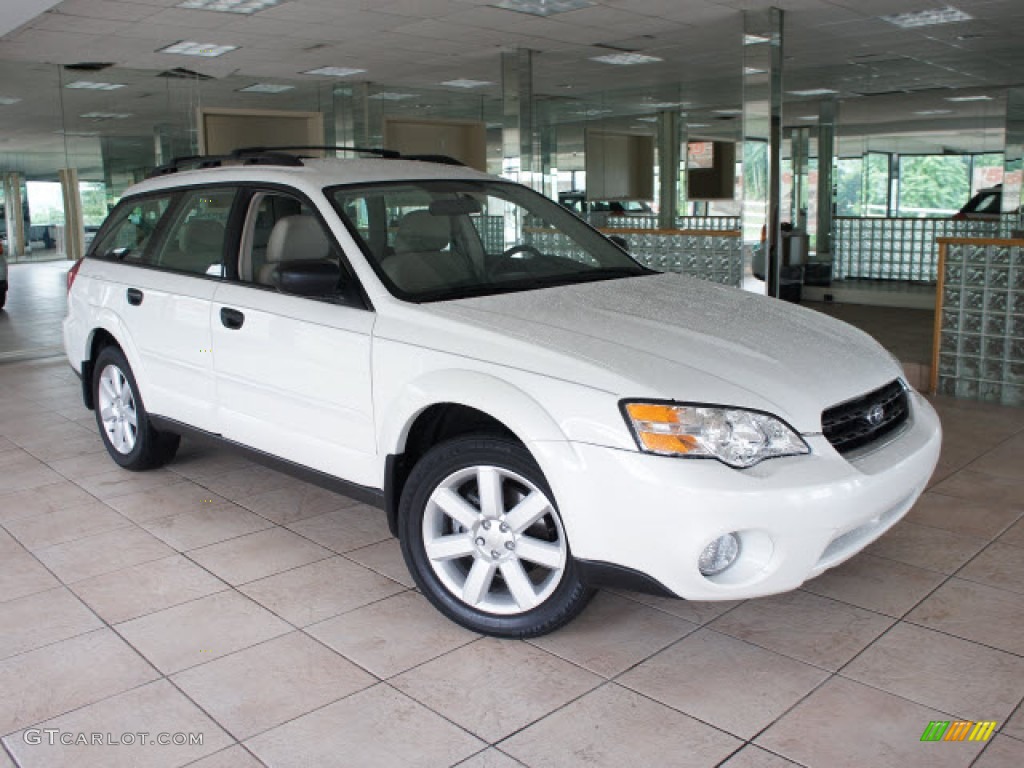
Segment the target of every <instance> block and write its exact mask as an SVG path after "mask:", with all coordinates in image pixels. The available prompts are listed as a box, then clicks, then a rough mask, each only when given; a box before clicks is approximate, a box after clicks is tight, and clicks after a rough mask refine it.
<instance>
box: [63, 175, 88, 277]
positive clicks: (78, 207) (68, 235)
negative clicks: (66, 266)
mask: <svg viewBox="0 0 1024 768" xmlns="http://www.w3.org/2000/svg"><path fill="white" fill-rule="evenodd" d="M57 175H58V176H59V177H60V192H61V196H62V197H63V198H64V254H65V256H67V258H68V259H70V260H71V261H78V260H79V259H80V258H82V255H83V253H84V252H85V228H84V227H83V226H82V197H81V195H80V194H79V189H78V169H77V168H61V169H60V170H59V171H57Z"/></svg>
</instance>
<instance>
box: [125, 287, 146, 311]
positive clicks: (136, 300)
mask: <svg viewBox="0 0 1024 768" xmlns="http://www.w3.org/2000/svg"><path fill="white" fill-rule="evenodd" d="M124 295H125V296H126V297H127V298H128V303H129V304H131V305H132V306H133V307H137V306H139V304H141V303H142V296H143V294H142V291H140V290H139V289H138V288H129V289H128V290H127V291H125V292H124Z"/></svg>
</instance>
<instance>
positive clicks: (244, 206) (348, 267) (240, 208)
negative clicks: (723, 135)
mask: <svg viewBox="0 0 1024 768" xmlns="http://www.w3.org/2000/svg"><path fill="white" fill-rule="evenodd" d="M236 186H237V187H238V197H237V198H236V201H235V205H236V210H235V211H234V214H235V220H236V221H235V224H236V226H237V233H236V234H237V237H236V238H235V241H234V250H233V253H234V258H233V259H231V261H230V263H229V264H228V265H227V266H228V268H227V269H226V274H225V276H224V278H223V280H224V281H225V282H230V283H231V284H233V285H241V286H245V287H247V288H253V289H256V290H261V291H268V292H270V293H274V294H278V295H280V296H291V297H292V298H295V299H306V300H313V301H316V300H317V299H316V297H313V296H297V295H295V294H290V293H282V292H280V291H278V290H277V289H276V288H274V287H273V286H271V285H263V284H262V283H257V282H255V281H253V280H243V279H242V278H241V275H240V274H239V272H238V264H239V262H240V261H241V258H242V247H243V246H244V245H245V242H246V235H247V233H246V228H247V226H248V225H249V219H250V212H251V210H252V205H253V202H254V201H255V199H256V198H257V197H258V196H260V195H266V194H279V195H288V196H290V197H294V198H295V199H297V200H299V201H300V202H301V203H302V204H303V205H305V206H306V207H308V208H309V210H310V211H312V213H313V215H314V216H316V219H317V221H318V222H320V226H321V227H322V228H323V230H324V234H326V235H327V239H328V240H329V241H330V243H331V245H332V246H333V247H334V249H335V251H336V253H337V254H338V259H339V265H340V267H341V270H342V273H343V274H345V275H346V276H347V279H348V280H350V281H351V282H352V285H353V291H352V296H353V298H355V299H358V303H356V302H355V301H349V302H344V303H340V304H337V305H336V306H341V307H348V308H349V309H358V310H365V311H367V312H374V311H375V310H374V307H373V302H372V301H371V300H370V296H369V294H368V293H367V292H366V288H365V287H364V286H363V282H362V280H360V279H359V275H358V273H357V272H356V271H355V269H353V268H352V260H351V259H350V258H349V255H348V253H347V252H346V251H345V249H344V248H343V247H342V246H341V243H339V242H338V239H337V238H336V237H335V236H334V232H332V231H331V228H330V226H329V225H328V223H327V219H326V218H325V217H324V215H323V211H322V210H321V209H320V207H319V206H318V205H317V204H316V203H315V202H313V200H312V198H311V197H310V196H309V195H307V194H306V193H304V192H302V191H301V190H299V189H296V188H295V187H292V186H289V185H287V184H281V183H277V182H264V183H261V182H254V181H245V182H240V183H238V184H237V185H236ZM331 211H332V212H333V211H334V209H333V207H332V208H331ZM339 218H341V217H339ZM341 221H342V223H343V224H344V225H345V227H346V231H349V230H348V226H347V223H346V222H345V221H344V219H343V218H341ZM353 239H354V240H355V242H356V243H357V244H358V243H359V239H358V238H357V237H354V238H353Z"/></svg>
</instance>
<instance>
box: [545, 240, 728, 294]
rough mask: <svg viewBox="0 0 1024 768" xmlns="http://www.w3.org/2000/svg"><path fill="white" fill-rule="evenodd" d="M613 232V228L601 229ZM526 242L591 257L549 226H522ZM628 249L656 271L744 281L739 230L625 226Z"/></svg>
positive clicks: (573, 255)
mask: <svg viewBox="0 0 1024 768" xmlns="http://www.w3.org/2000/svg"><path fill="white" fill-rule="evenodd" d="M603 231H604V232H605V233H606V234H616V231H615V230H614V229H605V230H603ZM525 234H526V242H528V243H529V244H530V245H533V246H534V247H536V248H537V249H538V250H540V251H542V252H543V253H555V254H558V255H559V256H564V257H566V258H570V259H575V260H576V261H582V262H585V263H594V259H593V258H592V257H591V256H589V255H588V254H586V253H584V252H583V251H582V250H580V249H579V248H578V247H577V246H576V243H575V242H574V241H573V240H571V239H570V238H568V237H566V236H565V235H562V234H558V233H556V232H554V231H553V230H548V229H540V228H537V229H533V228H528V229H526V230H525ZM623 236H624V237H625V238H626V240H627V241H628V243H629V252H630V253H631V254H632V256H633V258H635V259H636V260H637V261H639V262H640V263H641V264H643V265H644V266H647V267H650V268H651V269H655V270H658V271H659V272H678V273H680V274H684V275H692V276H693V277H699V278H702V279H704V280H711V281H712V282H715V283H722V284H724V285H734V286H737V287H739V286H740V285H741V284H742V283H743V241H742V239H741V238H740V237H739V232H722V233H721V234H718V233H707V232H700V233H690V232H687V231H686V230H669V231H664V230H659V231H654V230H652V231H651V232H649V233H648V232H646V231H644V230H624V231H623Z"/></svg>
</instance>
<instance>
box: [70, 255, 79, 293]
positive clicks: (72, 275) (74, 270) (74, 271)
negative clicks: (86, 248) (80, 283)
mask: <svg viewBox="0 0 1024 768" xmlns="http://www.w3.org/2000/svg"><path fill="white" fill-rule="evenodd" d="M81 268H82V260H81V259H79V260H78V261H76V262H75V263H74V264H73V265H72V266H71V269H69V270H68V293H71V285H72V283H74V282H75V278H76V277H78V270H79V269H81Z"/></svg>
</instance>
